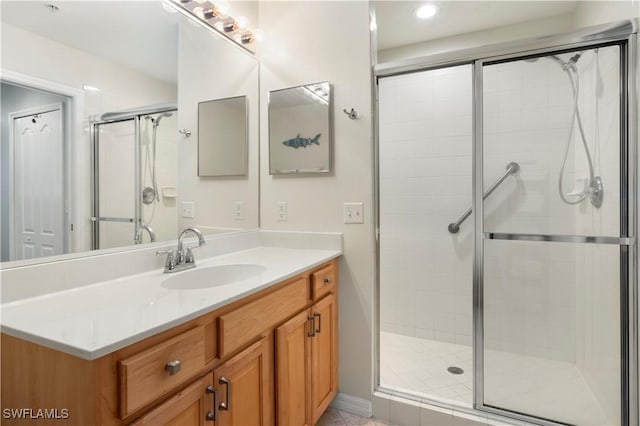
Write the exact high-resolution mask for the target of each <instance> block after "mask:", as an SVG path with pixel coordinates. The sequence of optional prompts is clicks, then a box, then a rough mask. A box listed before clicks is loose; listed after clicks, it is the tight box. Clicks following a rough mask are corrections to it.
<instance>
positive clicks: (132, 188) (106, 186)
mask: <svg viewBox="0 0 640 426" xmlns="http://www.w3.org/2000/svg"><path fill="white" fill-rule="evenodd" d="M94 132H96V133H97V134H96V135H95V136H96V137H95V139H94V171H93V175H94V176H93V178H94V191H93V194H94V195H93V196H94V216H93V220H94V233H93V234H94V247H93V248H94V249H105V248H112V247H122V246H129V245H132V244H133V241H134V235H135V231H136V230H135V218H136V205H137V200H136V186H137V184H138V183H137V181H136V175H137V173H138V172H137V168H136V161H137V158H138V156H137V154H136V142H135V141H136V137H135V135H136V130H135V122H134V120H133V119H129V120H123V121H116V122H108V123H100V124H96V125H95V128H94Z"/></svg>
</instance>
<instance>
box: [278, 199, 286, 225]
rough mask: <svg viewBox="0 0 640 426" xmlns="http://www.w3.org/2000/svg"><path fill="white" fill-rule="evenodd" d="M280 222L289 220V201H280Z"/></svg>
mask: <svg viewBox="0 0 640 426" xmlns="http://www.w3.org/2000/svg"><path fill="white" fill-rule="evenodd" d="M277 206H278V222H286V221H287V203H285V202H284V201H280V202H279V203H278V204H277Z"/></svg>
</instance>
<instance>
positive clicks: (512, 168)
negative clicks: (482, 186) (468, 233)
mask: <svg viewBox="0 0 640 426" xmlns="http://www.w3.org/2000/svg"><path fill="white" fill-rule="evenodd" d="M518 170H520V165H519V164H518V163H514V162H511V163H509V164H507V168H506V171H505V172H504V173H503V174H502V176H500V177H499V178H498V180H497V181H495V182H494V184H493V185H491V186H490V187H489V189H488V190H487V192H485V193H484V195H483V197H482V199H483V200H485V199H486V198H487V197H488V196H489V195H491V193H492V192H493V191H495V190H496V188H497V187H499V186H500V184H501V183H502V182H504V180H505V179H506V178H507V177H508V176H509V175H512V174H515V173H517V172H518ZM472 211H473V208H472V207H469V209H467V211H466V212H464V213H463V214H462V216H460V218H459V219H458V220H456V221H455V222H453V223H450V224H449V226H448V227H447V229H448V230H449V232H451V233H452V234H457V233H458V231H459V230H460V225H461V224H462V222H464V221H465V220H467V218H468V217H469V216H471V212H472Z"/></svg>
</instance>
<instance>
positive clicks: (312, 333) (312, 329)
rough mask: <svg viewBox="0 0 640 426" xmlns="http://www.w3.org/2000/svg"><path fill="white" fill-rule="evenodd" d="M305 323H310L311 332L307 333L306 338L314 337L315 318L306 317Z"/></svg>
mask: <svg viewBox="0 0 640 426" xmlns="http://www.w3.org/2000/svg"><path fill="white" fill-rule="evenodd" d="M307 321H311V331H307V336H309V337H313V336H315V335H316V317H314V316H308V317H307Z"/></svg>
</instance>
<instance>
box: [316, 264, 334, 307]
mask: <svg viewBox="0 0 640 426" xmlns="http://www.w3.org/2000/svg"><path fill="white" fill-rule="evenodd" d="M337 282H338V267H337V265H336V263H331V264H330V265H328V266H325V267H324V268H322V269H320V270H318V271H316V272H314V273H313V274H311V297H312V298H313V300H314V301H316V300H319V299H320V298H322V297H323V296H324V295H326V294H329V293H331V292H334V291H335V290H336V283H337Z"/></svg>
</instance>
